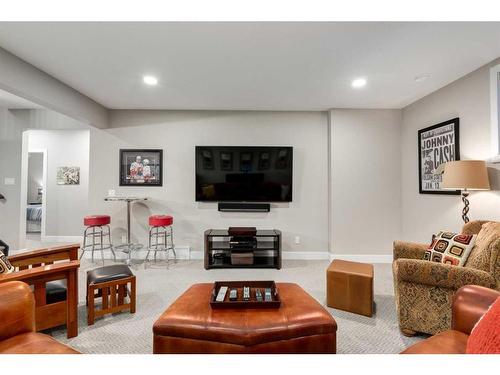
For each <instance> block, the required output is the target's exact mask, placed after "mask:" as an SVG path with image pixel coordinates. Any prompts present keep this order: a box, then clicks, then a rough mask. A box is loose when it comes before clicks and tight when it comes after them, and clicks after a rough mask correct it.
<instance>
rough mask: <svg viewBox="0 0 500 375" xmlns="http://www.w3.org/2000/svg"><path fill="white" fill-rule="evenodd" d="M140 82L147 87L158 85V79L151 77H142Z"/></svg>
mask: <svg viewBox="0 0 500 375" xmlns="http://www.w3.org/2000/svg"><path fill="white" fill-rule="evenodd" d="M142 81H143V82H144V83H145V84H146V85H149V86H156V85H157V84H158V79H157V78H156V77H153V76H144V77H142Z"/></svg>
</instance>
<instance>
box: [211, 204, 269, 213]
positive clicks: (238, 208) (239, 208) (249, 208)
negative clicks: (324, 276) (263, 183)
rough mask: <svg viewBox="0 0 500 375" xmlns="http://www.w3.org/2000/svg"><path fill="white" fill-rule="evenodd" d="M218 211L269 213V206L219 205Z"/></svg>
mask: <svg viewBox="0 0 500 375" xmlns="http://www.w3.org/2000/svg"><path fill="white" fill-rule="evenodd" d="M219 211H222V212H269V211H271V204H269V203H246V202H245V203H244V202H239V203H228V202H223V203H219Z"/></svg>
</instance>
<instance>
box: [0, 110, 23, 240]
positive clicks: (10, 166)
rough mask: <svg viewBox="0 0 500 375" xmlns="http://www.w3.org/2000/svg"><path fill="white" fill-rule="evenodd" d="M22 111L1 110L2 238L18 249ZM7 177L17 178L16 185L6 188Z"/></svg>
mask: <svg viewBox="0 0 500 375" xmlns="http://www.w3.org/2000/svg"><path fill="white" fill-rule="evenodd" d="M25 113H26V111H23V110H8V109H5V108H0V193H1V194H2V195H4V196H5V198H6V199H5V200H4V201H0V238H1V239H2V240H3V241H5V242H7V243H8V244H9V245H11V246H12V248H13V249H15V248H16V247H17V246H18V240H19V208H20V204H21V193H20V179H21V138H22V131H23V126H24V123H25V122H24V120H25V118H24V116H23V115H24V114H25ZM5 178H14V180H15V182H14V185H5V184H4V182H5Z"/></svg>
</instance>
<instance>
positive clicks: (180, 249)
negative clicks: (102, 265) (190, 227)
mask: <svg viewBox="0 0 500 375" xmlns="http://www.w3.org/2000/svg"><path fill="white" fill-rule="evenodd" d="M115 246H118V245H115ZM115 254H116V259H127V258H128V254H125V253H124V252H123V251H120V250H119V249H118V250H117V249H115ZM147 254H148V249H147V248H142V249H141V250H137V251H134V252H133V253H132V259H138V260H141V259H142V260H144V259H146V255H147ZM175 254H176V259H182V260H189V259H192V258H190V247H189V246H176V247H175ZM112 257H113V256H112V253H111V251H109V249H106V250H104V259H111V258H112ZM84 258H85V259H91V258H92V252H91V251H88V250H87V251H86V252H85V256H84ZM99 259H101V251H100V250H98V249H96V250H95V252H94V260H99ZM149 259H150V260H153V259H154V252H151V253H150V254H149ZM158 259H165V255H164V253H162V252H160V251H159V252H158ZM169 259H173V254H172V253H170V254H169Z"/></svg>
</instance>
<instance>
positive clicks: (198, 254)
mask: <svg viewBox="0 0 500 375" xmlns="http://www.w3.org/2000/svg"><path fill="white" fill-rule="evenodd" d="M204 256H205V254H204V253H203V251H191V252H190V253H189V259H191V260H202V259H203V258H204Z"/></svg>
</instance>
